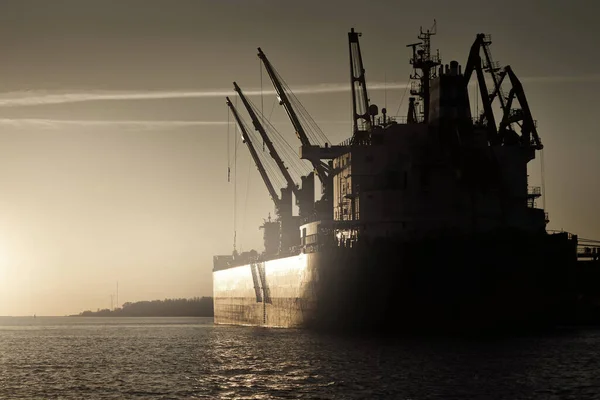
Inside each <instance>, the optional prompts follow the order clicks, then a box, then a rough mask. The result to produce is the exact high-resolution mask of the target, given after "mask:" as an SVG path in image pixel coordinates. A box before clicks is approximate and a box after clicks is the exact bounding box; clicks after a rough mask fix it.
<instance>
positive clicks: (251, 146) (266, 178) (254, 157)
mask: <svg viewBox="0 0 600 400" xmlns="http://www.w3.org/2000/svg"><path fill="white" fill-rule="evenodd" d="M226 102H227V106H229V109H230V110H231V113H232V114H233V117H234V118H235V121H236V122H237V125H238V126H239V128H240V131H241V132H242V139H243V141H244V143H246V146H247V147H248V150H249V151H250V155H251V156H252V160H253V161H254V163H255V164H256V168H257V169H258V172H259V173H260V176H261V178H262V179H263V182H264V183H265V186H266V187H267V190H268V191H269V195H270V196H271V199H272V200H273V203H275V214H276V215H277V216H278V217H281V211H282V207H281V205H282V204H281V199H280V198H279V195H278V194H277V191H276V190H275V187H274V186H273V183H272V182H271V179H269V175H268V174H267V171H266V169H265V167H264V165H263V163H262V161H261V159H260V156H259V155H258V153H257V151H256V148H255V147H254V144H253V143H252V140H250V135H249V134H248V131H247V130H246V126H245V125H244V123H243V122H242V119H241V117H240V115H239V113H238V112H237V110H236V108H235V106H234V105H233V103H232V102H231V100H230V99H229V97H226Z"/></svg>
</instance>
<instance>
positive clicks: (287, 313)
mask: <svg viewBox="0 0 600 400" xmlns="http://www.w3.org/2000/svg"><path fill="white" fill-rule="evenodd" d="M435 34H436V29H435V24H434V26H433V27H432V28H430V29H427V30H423V29H422V28H421V30H420V33H419V35H418V39H419V41H418V42H417V43H414V44H410V45H408V46H407V49H408V50H407V51H408V52H409V53H410V56H411V57H410V64H411V65H412V74H411V75H410V79H411V81H410V85H409V87H408V88H407V91H408V90H410V97H409V99H408V100H409V101H408V112H407V115H406V116H402V117H398V116H396V117H392V116H389V115H388V114H387V110H386V109H385V108H382V109H381V111H380V110H379V109H378V107H377V105H375V104H372V103H371V102H370V99H369V96H368V91H367V89H368V85H367V81H366V77H365V68H364V65H363V59H362V55H361V50H360V44H359V37H360V36H361V34H360V33H358V32H356V31H355V30H354V29H351V30H350V32H348V49H349V59H350V62H349V64H350V89H351V93H352V106H353V134H352V136H351V137H350V138H349V139H348V140H346V141H344V142H343V143H340V144H339V145H331V144H329V143H325V144H324V145H320V144H315V142H314V140H311V138H310V137H309V136H310V135H308V133H307V131H306V124H305V123H303V121H302V118H301V115H306V113H305V110H303V109H301V108H300V107H299V106H298V103H297V101H296V100H297V99H295V96H294V95H293V93H292V92H291V90H290V89H289V88H288V87H287V86H286V85H285V83H284V82H283V80H282V79H281V76H280V75H279V73H278V72H277V71H276V70H275V68H274V67H273V65H272V64H271V62H270V61H269V59H268V58H267V57H266V55H265V53H264V52H263V51H262V50H261V49H260V48H259V49H258V57H259V58H260V59H261V60H262V65H263V66H264V69H265V70H266V72H267V73H268V75H269V77H270V80H271V81H272V83H273V86H274V89H275V91H276V93H277V98H278V100H279V104H280V105H281V106H283V108H284V109H285V111H286V114H287V116H288V117H289V120H290V122H291V124H292V125H293V127H294V130H295V132H296V135H297V137H298V139H299V141H300V145H301V147H300V151H299V154H298V155H297V156H298V157H299V158H300V159H302V160H305V162H307V163H309V164H310V166H311V172H310V173H308V174H307V175H305V176H302V178H301V184H298V183H297V182H296V180H295V179H294V178H293V177H292V176H290V173H289V170H288V166H287V165H286V162H285V160H284V159H283V158H282V157H281V151H278V149H277V148H276V146H275V145H274V143H273V141H272V135H271V136H270V135H269V133H268V132H267V129H266V128H265V123H264V118H263V117H261V116H259V115H258V114H259V112H258V110H257V107H255V106H253V105H252V104H251V102H250V101H249V100H248V98H247V97H246V96H245V95H244V93H243V92H242V90H241V89H240V87H239V86H238V85H237V83H235V82H234V88H235V90H236V92H237V95H238V98H239V99H240V100H241V101H242V103H243V105H244V106H245V108H246V110H247V111H248V114H249V115H250V117H251V119H252V124H253V128H254V130H252V129H249V128H248V127H247V125H246V124H245V123H244V121H243V118H242V117H241V116H240V114H239V112H238V110H237V109H236V106H235V105H234V104H233V102H232V101H231V99H230V98H227V105H228V106H229V108H230V110H231V113H232V114H233V116H234V118H235V120H236V122H237V125H238V126H239V129H240V131H241V134H242V138H243V140H244V142H245V144H246V145H247V147H248V149H249V151H250V154H251V156H252V158H253V160H254V162H255V164H256V167H257V168H258V171H259V172H260V174H261V176H262V178H263V181H264V183H265V185H266V187H267V190H268V191H269V194H270V196H271V198H272V200H273V202H274V204H275V213H276V218H274V219H273V220H271V219H270V218H269V219H268V220H266V221H265V223H264V225H263V226H262V227H261V228H262V229H263V230H264V232H263V237H264V251H262V252H260V253H259V252H257V251H249V252H243V253H237V252H236V251H234V252H233V254H231V255H219V256H214V260H213V261H214V267H213V295H214V322H215V323H216V324H234V325H252V326H267V327H283V328H310V329H344V330H348V329H352V330H354V329H359V330H362V329H366V330H371V329H374V330H386V329H390V328H392V329H395V330H400V331H412V330H415V329H417V330H421V329H422V330H429V331H431V330H432V329H440V330H478V329H494V330H497V329H505V328H513V327H529V326H552V325H554V324H557V323H559V322H560V320H561V318H563V317H564V316H565V315H568V313H570V312H571V311H572V306H573V299H574V297H575V295H576V294H575V291H576V289H575V287H574V284H575V283H574V281H575V277H574V276H573V273H572V271H573V270H575V265H576V262H577V246H578V238H577V236H576V235H572V234H570V233H567V232H550V231H548V230H547V229H546V226H547V223H548V221H549V220H548V214H547V213H546V212H545V210H544V209H543V208H539V207H538V206H537V202H538V200H539V198H540V196H541V195H542V188H540V187H531V186H530V185H529V180H528V163H529V162H530V161H532V160H534V159H535V157H536V153H537V152H540V151H541V150H542V148H543V145H542V142H541V139H540V136H539V135H538V131H537V123H536V121H535V120H534V119H533V117H532V114H531V111H530V109H529V105H528V102H527V98H526V95H525V91H524V88H523V85H522V84H521V82H520V80H519V79H518V77H517V75H516V74H515V72H514V71H513V69H512V68H511V67H510V66H504V67H501V66H500V65H499V64H498V63H497V62H495V61H494V60H493V59H492V56H491V50H490V45H491V38H490V36H489V35H486V34H477V35H476V36H475V41H474V43H473V44H472V46H471V48H470V52H469V55H468V59H467V62H466V64H465V65H464V68H463V66H462V65H460V64H459V63H458V62H457V61H451V62H450V63H448V64H444V63H442V61H441V58H440V55H439V51H436V52H433V51H432V50H431V39H432V36H433V35H435ZM473 83H474V84H475V85H476V87H477V92H478V93H477V98H472V97H473V96H470V95H469V90H468V87H469V84H473ZM507 86H508V88H507ZM475 101H477V104H478V105H479V104H481V109H482V111H481V112H479V111H477V112H473V111H472V109H473V108H474V107H472V106H473V103H474V102H475ZM236 103H237V99H236ZM258 135H259V136H258ZM253 139H254V141H253ZM258 140H260V141H262V144H263V146H266V147H267V148H268V157H269V160H270V161H272V162H273V164H272V165H274V166H275V167H276V168H277V170H278V172H279V173H280V174H281V176H283V178H284V180H285V182H286V185H285V186H284V187H282V188H279V190H278V189H276V188H275V185H274V184H273V180H272V179H271V178H270V177H269V174H268V171H267V168H266V167H265V165H264V164H265V162H266V160H265V158H264V154H265V152H261V151H259V150H257V146H256V144H255V143H258ZM316 179H318V182H319V183H320V187H321V191H320V194H319V196H318V197H317V199H316V201H315V195H314V194H315V180H316ZM294 198H295V205H296V206H297V207H298V209H299V211H298V215H294V213H293V206H294Z"/></svg>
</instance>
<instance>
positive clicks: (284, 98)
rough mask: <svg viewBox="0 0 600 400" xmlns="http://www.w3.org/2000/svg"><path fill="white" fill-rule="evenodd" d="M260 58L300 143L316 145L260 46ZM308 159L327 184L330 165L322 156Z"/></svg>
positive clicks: (309, 146)
mask: <svg viewBox="0 0 600 400" xmlns="http://www.w3.org/2000/svg"><path fill="white" fill-rule="evenodd" d="M258 58H260V60H261V61H262V62H263V65H264V66H265V69H266V70H267V74H269V78H271V82H272V83H273V86H274V88H275V91H276V92H277V98H278V100H279V104H280V105H282V106H283V108H284V109H285V112H286V113H287V115H288V117H289V119H290V121H291V122H292V125H293V126H294V129H295V130H296V136H298V139H300V143H301V144H302V147H303V148H307V149H308V148H311V147H314V145H313V144H312V143H310V140H309V138H308V136H307V135H306V131H305V130H304V127H303V126H302V124H301V123H300V119H299V118H298V115H297V114H296V111H295V110H294V108H293V107H292V103H291V102H290V99H289V97H288V95H287V93H286V92H285V89H284V88H283V85H282V84H281V81H280V80H279V77H278V76H277V73H276V72H275V69H274V68H273V65H271V62H270V61H269V59H268V58H267V56H266V55H265V53H264V52H263V51H262V50H261V48H260V47H259V48H258ZM308 160H309V161H310V162H311V164H312V165H313V168H314V170H315V172H316V173H317V177H318V178H319V180H320V181H321V184H322V185H327V184H328V179H327V175H328V173H329V170H328V167H327V166H326V165H325V164H323V163H322V162H321V160H320V158H316V157H310V158H309V159H308Z"/></svg>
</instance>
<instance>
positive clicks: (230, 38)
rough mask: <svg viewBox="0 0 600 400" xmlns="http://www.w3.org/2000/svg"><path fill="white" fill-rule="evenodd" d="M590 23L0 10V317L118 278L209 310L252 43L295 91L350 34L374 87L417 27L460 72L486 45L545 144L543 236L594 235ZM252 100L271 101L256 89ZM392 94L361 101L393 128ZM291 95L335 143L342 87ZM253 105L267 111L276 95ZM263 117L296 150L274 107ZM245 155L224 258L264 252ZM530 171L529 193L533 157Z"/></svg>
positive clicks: (336, 61)
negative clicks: (520, 94) (428, 31)
mask: <svg viewBox="0 0 600 400" xmlns="http://www.w3.org/2000/svg"><path fill="white" fill-rule="evenodd" d="M593 8H595V5H594V2H592V1H572V0H571V1H562V0H561V1H559V0H554V1H551V2H550V1H536V0H530V1H523V0H520V1H512V0H505V1H501V2H486V1H483V0H479V1H466V0H464V1H461V0H454V1H447V0H429V1H428V2H426V3H425V2H421V3H419V2H405V1H397V0H396V1H391V0H390V1H375V0H369V1H361V2H359V1H355V0H346V1H323V0H320V1H312V0H305V1H297V2H291V1H284V0H277V1H275V0H255V1H251V0H235V1H233V0H218V1H217V0H214V1H202V0H193V1H190V0H177V1H175V0H170V1H167V0H165V1H156V0H143V1H128V0H115V1H111V0H103V1H99V0H98V1H92V0H88V1H81V0H72V1H66V0H53V1H47V0H39V1H27V0H14V1H12V0H3V1H2V2H0V49H1V50H2V51H1V53H0V57H1V59H2V62H0V183H1V184H0V315H31V314H33V313H37V314H38V315H62V314H67V313H77V312H80V311H83V310H85V309H93V310H95V309H96V308H106V307H108V306H110V295H111V294H114V292H115V285H116V282H117V281H118V282H119V285H120V293H119V295H120V299H119V300H120V303H123V302H125V301H136V300H150V299H162V298H166V297H191V296H202V295H211V294H212V280H211V279H212V278H211V268H212V256H213V254H229V253H230V252H231V250H232V244H233V243H232V240H233V226H234V222H233V207H234V205H233V204H234V202H233V184H232V183H228V182H227V166H228V163H231V164H232V165H233V160H232V159H231V157H232V155H231V154H232V153H233V152H231V154H230V158H229V160H228V151H227V133H228V127H227V125H226V121H227V108H226V105H225V101H224V94H225V93H226V92H228V91H230V90H231V88H232V81H234V80H236V81H237V82H238V83H239V84H240V86H241V87H242V88H243V89H246V90H247V91H248V90H250V89H260V82H261V78H260V64H259V60H258V58H257V57H256V48H257V47H258V46H261V47H262V49H263V50H264V51H265V53H266V54H267V56H268V57H269V58H270V60H271V61H272V63H273V64H274V65H275V66H276V68H277V69H278V70H279V72H280V73H281V74H282V76H283V77H284V78H285V79H286V81H287V83H288V84H289V85H290V86H291V87H292V89H294V88H298V89H303V90H304V91H306V92H310V90H311V88H312V89H314V88H315V87H319V88H321V87H322V86H321V85H322V84H327V85H330V86H328V87H329V88H333V89H339V88H341V89H342V90H344V89H347V88H348V87H349V86H348V75H349V72H348V71H349V67H348V64H347V63H348V54H347V32H348V30H349V28H351V27H355V28H356V29H357V30H358V31H360V32H362V33H363V37H362V38H361V46H362V50H363V57H364V62H365V67H366V71H367V81H368V83H371V84H375V83H382V82H384V81H387V86H390V85H391V84H392V83H396V84H402V83H405V82H406V81H407V78H408V75H409V73H410V65H409V64H408V59H409V52H408V49H407V48H406V47H405V45H406V44H409V43H413V42H415V41H416V35H417V33H418V29H419V26H421V25H423V26H424V27H428V26H430V25H431V24H432V22H433V19H434V18H436V19H437V22H438V35H437V36H436V37H434V48H439V49H440V53H441V56H442V58H443V60H444V61H445V62H449V61H451V60H453V59H456V60H458V61H460V62H461V64H464V63H465V62H466V57H467V55H468V51H469V48H470V46H471V44H472V42H473V40H474V39H475V35H476V34H477V33H479V32H485V33H490V34H491V35H492V39H493V44H492V52H493V55H494V58H495V59H496V60H498V61H499V62H500V63H501V64H502V65H506V64H510V65H511V66H512V67H513V69H514V71H515V72H516V73H517V75H518V76H519V77H521V78H522V80H523V83H524V86H525V89H526V93H527V96H528V99H529V103H530V107H531V109H532V112H533V114H534V118H535V119H537V120H538V123H539V133H540V136H541V138H542V141H543V143H544V144H545V146H546V149H545V151H544V161H545V183H546V191H547V197H546V205H547V211H549V213H550V219H551V222H550V226H549V228H550V229H565V230H569V231H572V232H575V233H579V234H580V235H581V236H582V237H586V238H597V239H600V226H599V222H600V211H599V208H598V206H597V204H598V202H599V201H600V192H599V189H598V183H597V182H598V177H597V173H598V171H599V170H600V157H599V156H598V151H599V149H600V135H599V133H600V132H598V128H597V127H598V122H597V118H598V117H597V115H598V112H597V110H598V108H599V106H600V101H599V100H598V92H599V91H600V72H598V65H600V64H599V63H598V61H600V58H599V57H598V53H597V51H596V49H595V47H596V45H597V41H598V37H600V36H599V34H600V32H599V28H598V25H597V23H596V22H597V21H596V15H595V14H596V13H595V12H594V10H593ZM263 87H264V90H270V89H271V86H270V82H269V81H268V79H267V77H266V75H265V76H264V78H263ZM403 93H404V89H396V90H388V91H387V94H386V95H384V91H382V90H377V91H376V90H373V91H372V92H371V99H372V101H374V102H376V103H378V104H379V105H380V106H383V105H384V101H385V100H387V108H388V110H389V112H390V113H391V114H395V113H396V112H397V110H398V109H399V108H400V111H401V113H402V112H404V110H405V107H406V103H407V102H406V101H404V102H403V104H402V107H399V106H400V100H401V98H402V95H403ZM298 97H299V98H300V100H301V101H303V103H304V105H305V106H306V108H307V110H308V111H309V112H310V113H311V115H312V116H313V118H314V119H315V120H316V121H317V122H318V123H319V124H320V126H321V128H322V129H323V130H324V131H325V133H326V134H327V135H328V137H329V138H330V139H331V140H332V142H338V141H341V140H344V139H346V138H347V137H348V136H349V134H350V126H351V125H350V111H349V110H350V97H349V94H348V92H347V91H341V92H339V91H338V92H335V91H332V92H329V93H312V94H311V93H302V94H298ZM83 100H86V101H83ZM253 101H255V103H256V104H260V102H261V100H260V97H253ZM263 103H264V108H265V110H270V109H272V107H273V96H272V95H270V94H265V95H264V97H263ZM265 113H267V111H266V112H265ZM157 121H159V122H157ZM186 121H187V122H186ZM272 122H273V123H274V124H275V125H276V126H277V128H278V129H279V130H280V131H281V132H282V134H284V135H286V136H287V137H289V141H290V143H291V144H292V145H293V146H294V147H297V146H298V145H299V143H298V142H297V140H296V139H295V137H294V136H293V131H292V129H291V127H290V125H289V123H288V121H287V119H286V118H285V114H284V113H283V112H282V110H281V108H280V107H279V106H276V108H275V111H274V112H273V114H272ZM230 131H232V128H231V129H230ZM247 153H248V152H247V149H246V148H245V147H240V148H239V149H238V161H237V168H238V171H239V175H238V191H237V192H238V196H237V204H238V206H237V209H238V218H237V224H236V225H237V231H238V235H237V236H238V247H241V248H242V249H243V250H248V249H250V248H252V247H255V248H259V249H262V231H260V230H258V226H259V225H260V224H261V222H262V219H263V218H264V217H266V216H267V214H268V213H269V212H271V211H272V210H273V207H272V204H271V202H270V199H269V197H268V195H267V191H266V189H265V188H264V185H263V184H262V182H261V181H260V178H259V176H258V174H257V172H256V169H255V168H254V165H252V164H250V162H249V157H248V154H247ZM530 166H531V168H530V175H531V179H532V184H537V185H539V180H540V170H541V167H540V159H539V158H538V159H536V160H535V161H533V162H532V163H530ZM248 171H249V172H250V174H249V175H248ZM248 177H249V181H248Z"/></svg>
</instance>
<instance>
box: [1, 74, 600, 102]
mask: <svg viewBox="0 0 600 400" xmlns="http://www.w3.org/2000/svg"><path fill="white" fill-rule="evenodd" d="M521 81H522V82H524V83H576V82H600V75H598V74H595V75H582V76H540V77H525V78H521ZM474 82H475V80H474V79H472V80H471V84H474ZM367 85H368V89H369V90H371V91H373V90H389V91H394V90H404V89H406V88H407V86H408V83H406V82H388V83H384V82H368V83H367ZM292 90H293V92H294V93H295V94H327V93H343V92H348V91H350V85H349V84H348V83H324V84H317V85H309V86H297V87H294V88H293V89H292ZM261 93H262V94H263V95H273V94H275V92H274V91H273V90H262V91H261V90H260V89H256V88H254V89H251V90H244V94H246V95H247V96H260V95H261ZM234 95H235V92H234V91H233V90H226V89H219V90H197V91H82V92H48V91H21V92H8V93H4V94H0V107H21V106H36V105H50V104H65V103H79V102H89V101H134V100H164V99H199V98H211V97H221V98H224V97H225V96H234Z"/></svg>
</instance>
